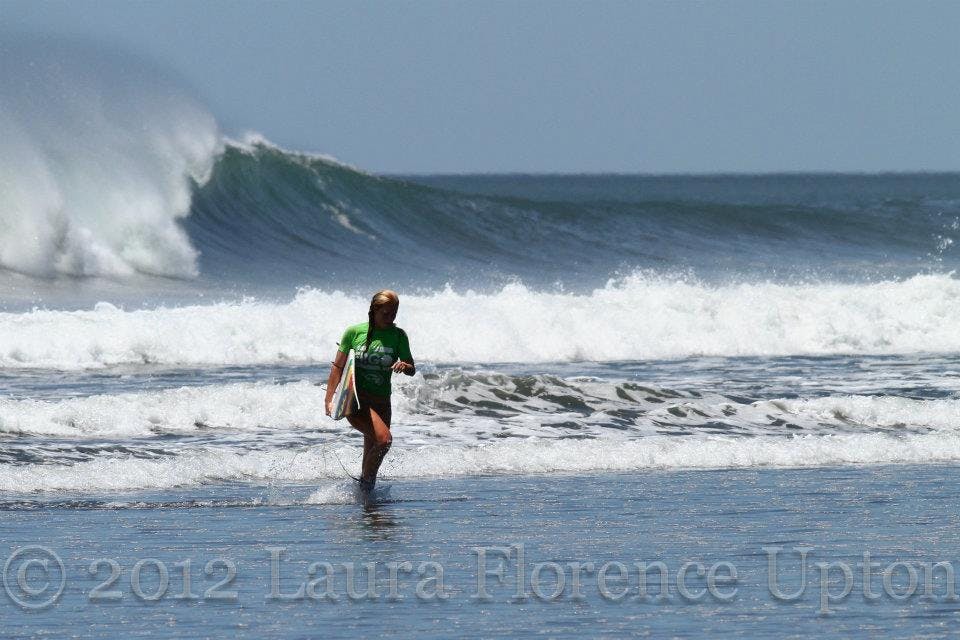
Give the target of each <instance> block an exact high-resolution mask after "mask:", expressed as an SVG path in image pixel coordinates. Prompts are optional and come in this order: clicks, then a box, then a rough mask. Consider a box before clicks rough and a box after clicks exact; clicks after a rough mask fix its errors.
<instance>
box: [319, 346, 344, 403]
mask: <svg viewBox="0 0 960 640" xmlns="http://www.w3.org/2000/svg"><path fill="white" fill-rule="evenodd" d="M346 364H347V354H345V353H343V352H342V351H337V355H336V357H335V358H334V359H333V362H331V363H330V377H329V378H327V397H326V399H325V400H324V403H323V406H324V407H326V410H327V415H328V416H329V415H330V414H331V413H333V406H332V405H333V394H334V393H335V392H336V390H337V385H338V384H340V376H342V375H343V367H344V366H345V365H346Z"/></svg>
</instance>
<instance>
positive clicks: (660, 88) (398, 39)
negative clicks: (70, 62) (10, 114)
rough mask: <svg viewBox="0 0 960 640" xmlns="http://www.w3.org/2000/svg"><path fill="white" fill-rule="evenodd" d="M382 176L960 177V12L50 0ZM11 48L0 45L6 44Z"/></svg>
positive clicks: (800, 6) (42, 21)
mask: <svg viewBox="0 0 960 640" xmlns="http://www.w3.org/2000/svg"><path fill="white" fill-rule="evenodd" d="M0 30H2V31H6V32H8V33H9V32H19V33H22V32H27V33H42V34H70V35H82V36H88V37H90V38H93V39H95V40H100V41H104V42H108V43H114V44H116V43H119V44H121V45H122V46H124V47H125V48H127V49H129V50H133V51H137V52H140V53H143V54H147V55H149V56H151V57H153V58H154V59H156V60H157V61H159V62H160V63H162V64H164V65H167V66H169V67H171V68H172V69H174V70H176V71H177V72H178V73H179V74H181V75H182V76H183V77H184V78H186V79H187V80H188V81H189V83H191V84H192V85H193V86H194V88H195V89H196V90H197V91H198V92H199V93H200V95H201V96H203V98H204V100H205V101H206V103H207V105H208V106H209V107H210V109H211V110H212V111H213V113H214V114H215V115H216V116H217V118H218V120H219V121H220V123H221V125H222V126H223V128H224V129H225V130H226V131H227V132H228V133H234V134H236V133H239V132H242V131H244V130H255V131H259V132H261V133H263V134H264V135H265V136H267V137H268V138H269V139H271V140H273V141H274V142H276V143H278V144H280V145H282V146H285V147H290V148H295V149H302V150H309V151H318V152H323V153H328V154H331V155H333V156H336V157H337V158H340V159H341V160H344V161H347V162H350V163H352V164H355V165H357V166H360V167H362V168H365V169H368V170H371V171H380V172H505V171H524V172H558V171H559V172H601V171H616V172H646V173H649V172H654V173H661V172H666V173H670V172H691V171H692V172H717V171H724V172H725V171H730V172H744V171H746V172H765V171H784V170H786V171H799V170H844V171H888V170H958V169H960V128H958V119H960V64H958V60H960V44H958V43H960V37H958V33H960V2H916V1H914V2H880V1H874V2H854V1H849V0H843V1H840V0H837V1H835V2H813V1H803V2H773V1H756V2H731V1H723V2H721V1H717V2H642V1H635V2H602V1H594V2H561V1H555V2H535V1H524V2H504V1H500V2H435V1H431V2H376V3H373V2H325V1H314V2H251V1H233V2H224V1H211V0H199V1H189V2H184V1H169V0H165V1H163V2H130V1H123V2H116V1H107V0H98V1H96V2H87V1H81V0H71V1H70V2H38V1H36V0H30V1H28V2H25V1H21V0H0ZM0 37H3V36H2V35H0Z"/></svg>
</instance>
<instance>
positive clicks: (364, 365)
mask: <svg viewBox="0 0 960 640" xmlns="http://www.w3.org/2000/svg"><path fill="white" fill-rule="evenodd" d="M369 324H370V323H369V322H361V323H360V324H355V325H353V326H352V327H347V330H346V331H344V332H343V337H342V338H341V339H340V347H339V350H340V352H341V353H349V352H350V349H353V350H354V351H355V352H356V366H357V372H356V375H357V389H358V390H359V391H366V392H368V393H372V394H375V395H378V396H389V395H390V377H391V376H392V375H393V370H392V369H391V367H392V366H393V364H394V363H395V362H396V361H397V360H403V361H404V362H409V363H410V364H413V356H412V355H410V341H409V340H407V334H406V333H404V331H403V330H402V329H400V328H398V327H388V328H386V329H374V330H373V335H372V336H371V340H370V352H369V353H367V350H366V346H367V327H368V326H369Z"/></svg>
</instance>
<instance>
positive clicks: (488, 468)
mask: <svg viewBox="0 0 960 640" xmlns="http://www.w3.org/2000/svg"><path fill="white" fill-rule="evenodd" d="M395 448H396V451H392V452H391V454H390V457H388V458H387V460H386V461H385V463H384V467H383V469H382V473H383V474H384V476H385V477H387V478H398V479H399V478H435V477H453V476H474V475H489V474H542V473H576V472H611V471H612V472H630V471H649V470H675V469H718V468H754V467H813V466H833V465H845V464H887V463H916V464H930V463H937V462H944V463H945V462H956V461H960V434H958V433H957V432H949V433H944V432H932V433H925V434H910V435H906V436H903V437H900V436H894V435H888V434H879V433H867V434H837V435H816V436H814V435H810V436H792V437H773V436H761V437H755V438H736V437H719V436H698V437H692V438H677V437H669V436H660V437H650V438H643V439H639V440H633V441H627V442H614V441H602V440H578V441H572V440H560V441H557V440H554V441H543V440H524V441H511V442H493V443H484V444H479V445H475V446H470V447H466V446H439V445H434V446H419V447H403V446H402V445H399V444H398V446H397V447H395ZM337 455H338V456H339V458H340V459H342V460H343V461H344V462H345V464H347V465H348V466H354V467H356V466H358V465H359V449H356V448H351V447H340V448H338V449H337ZM331 479H334V480H345V479H346V478H345V472H344V471H343V468H342V467H341V466H340V465H339V462H338V461H337V459H336V458H335V457H334V456H333V455H332V452H331V449H330V448H329V447H321V446H317V447H314V448H313V449H311V450H309V451H306V452H304V451H300V452H293V451H284V450H272V451H254V452H240V451H236V450H229V449H205V450H203V449H198V450H196V451H194V452H191V453H184V454H183V455H178V456H169V457H159V458H154V459H142V458H134V457H125V458H112V457H111V458H106V457H104V458H97V459H94V460H89V461H85V462H79V463H75V464H43V465H41V464H37V465H29V466H12V465H2V466H0V491H5V492H31V491H43V492H48V491H78V492H109V491H128V490H158V489H169V488H173V487H180V486H196V485H202V484H210V483H220V482H229V481H244V482H254V483H257V482H260V483H267V482H271V481H283V482H298V483H314V482H327V481H329V480H331ZM341 489H342V488H336V487H334V488H333V489H330V490H327V491H321V492H320V493H318V494H317V495H315V496H313V497H312V498H311V500H312V501H313V502H336V501H349V500H350V499H352V498H349V495H348V492H347V491H346V490H341Z"/></svg>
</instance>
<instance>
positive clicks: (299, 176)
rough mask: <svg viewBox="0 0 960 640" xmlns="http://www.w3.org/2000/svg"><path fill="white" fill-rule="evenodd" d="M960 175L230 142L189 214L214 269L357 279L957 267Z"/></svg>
mask: <svg viewBox="0 0 960 640" xmlns="http://www.w3.org/2000/svg"><path fill="white" fill-rule="evenodd" d="M958 220H960V181H958V180H957V179H956V176H953V175H916V176H901V175H893V176H833V175H823V176H816V175H810V176H796V175H785V176H728V177H717V176H685V177H644V176H552V177H551V176H547V177H544V176H456V177H407V178H405V177H399V178H384V177H378V176H373V175H369V174H366V173H363V172H362V171H358V170H355V169H353V168H350V167H347V166H344V165H341V164H337V163H335V162H333V161H330V160H327V159H323V158H319V157H312V156H307V155H302V154H296V153H288V152H284V151H282V150H280V149H277V148H275V147H272V146H269V145H266V144H255V145H253V146H251V147H246V148H241V147H239V146H228V147H227V148H226V150H225V152H224V153H223V154H222V156H221V157H220V158H219V160H218V162H217V164H216V165H215V167H214V171H213V174H212V177H211V179H210V180H209V182H207V183H205V184H204V185H203V186H198V187H197V188H196V190H195V193H194V197H193V203H192V207H191V211H190V215H189V216H188V217H187V218H186V219H185V220H184V222H183V224H184V227H185V229H186V230H187V232H188V234H189V237H190V238H191V241H192V242H193V243H194V246H195V247H196V248H197V249H198V250H199V252H200V272H201V274H202V275H203V276H204V277H209V278H213V279H216V280H224V281H236V282H257V283H267V284H277V285H286V286H291V285H292V286H297V285H302V284H314V285H319V286H323V287H329V286H336V284H337V283H338V282H342V283H349V284H348V286H355V287H358V288H360V289H363V290H365V289H367V288H370V286H376V285H377V284H378V283H381V282H384V281H389V282H391V283H394V285H395V286H404V287H424V288H428V289H434V288H437V287H442V286H443V285H444V284H447V283H450V284H453V285H455V286H470V287H479V288H481V289H482V288H485V287H498V286H502V285H503V284H504V283H506V282H509V281H511V280H515V279H520V280H522V281H523V282H525V283H526V284H529V285H533V286H536V287H542V286H554V285H556V284H557V283H561V284H562V285H563V286H564V287H566V288H567V289H568V290H578V289H581V288H590V287H595V286H597V285H598V284H602V283H603V282H605V281H606V280H607V279H608V278H610V277H611V276H614V275H616V274H618V273H619V274H623V273H630V272H633V271H636V270H638V269H640V270H653V271H656V272H660V273H663V272H666V273H673V274H695V275H696V277H697V278H699V279H705V280H713V279H715V280H722V281H730V280H734V281H741V280H749V281H756V280H758V279H760V280H775V281H796V280H808V279H817V280H842V281H851V280H852V281H863V280H868V281H873V280H877V279H885V278H890V277H904V276H909V275H913V274H916V273H922V272H924V271H942V270H949V269H951V268H954V267H955V266H956V264H957V258H956V256H955V255H954V254H953V253H952V252H951V251H950V248H951V244H952V239H953V238H952V235H956V234H957V233H958V232H957V229H958V226H960V224H958Z"/></svg>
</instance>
